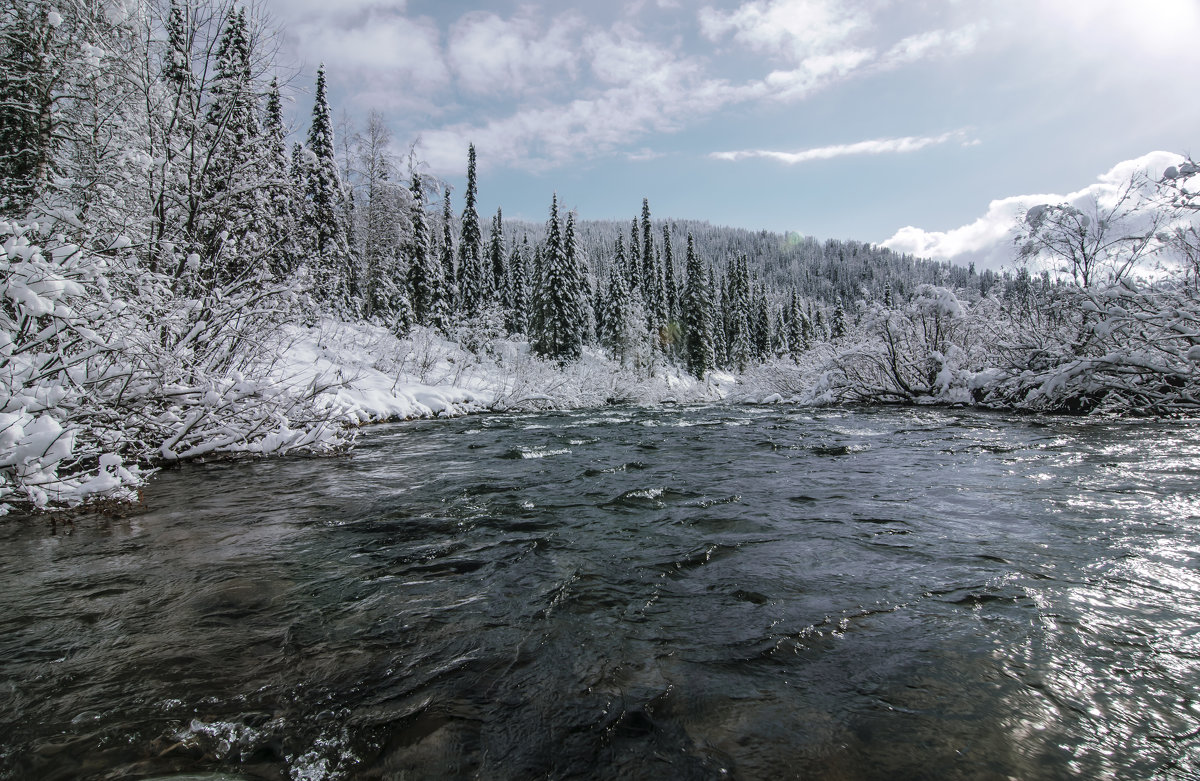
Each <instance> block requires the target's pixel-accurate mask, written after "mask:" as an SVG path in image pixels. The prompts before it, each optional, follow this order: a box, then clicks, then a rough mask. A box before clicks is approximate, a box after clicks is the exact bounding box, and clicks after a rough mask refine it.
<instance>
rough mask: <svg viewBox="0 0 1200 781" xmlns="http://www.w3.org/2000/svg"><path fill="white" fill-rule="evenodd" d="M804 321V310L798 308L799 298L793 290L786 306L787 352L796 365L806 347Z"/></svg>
mask: <svg viewBox="0 0 1200 781" xmlns="http://www.w3.org/2000/svg"><path fill="white" fill-rule="evenodd" d="M805 320H806V318H805V317H804V310H803V309H802V308H801V307H800V297H799V296H798V295H797V294H796V291H795V289H793V290H792V298H791V301H790V302H789V304H788V317H787V350H788V355H789V356H791V359H792V360H793V361H795V362H797V363H799V361H800V356H801V355H802V354H803V353H804V351H805V349H807V347H808V344H807V339H806V336H805V330H806V328H805V326H806V323H805Z"/></svg>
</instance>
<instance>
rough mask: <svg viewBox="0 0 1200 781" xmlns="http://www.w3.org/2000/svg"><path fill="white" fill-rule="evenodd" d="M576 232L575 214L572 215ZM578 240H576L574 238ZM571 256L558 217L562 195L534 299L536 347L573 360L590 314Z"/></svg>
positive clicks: (554, 212) (550, 355) (554, 204)
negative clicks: (587, 313)
mask: <svg viewBox="0 0 1200 781" xmlns="http://www.w3.org/2000/svg"><path fill="white" fill-rule="evenodd" d="M568 225H569V226H570V229H571V234H572V236H571V237H572V238H573V234H574V216H573V215H571V216H569V217H568ZM571 243H572V244H573V243H574V242H573V241H572V242H571ZM573 255H574V250H572V257H570V258H568V251H567V242H566V241H565V240H564V237H563V234H562V229H561V227H560V225H559V218H558V195H557V194H555V196H554V200H553V201H552V203H551V205H550V220H549V221H548V222H547V223H546V242H545V246H544V250H543V253H542V258H541V263H540V264H539V266H540V270H539V273H538V280H537V287H536V289H535V291H534V303H533V313H534V316H533V323H532V330H533V337H534V339H533V349H534V351H535V352H537V354H538V355H541V356H544V357H547V358H554V359H557V360H558V361H560V362H568V361H573V360H576V359H578V358H579V356H580V355H581V354H582V352H583V343H584V336H585V334H584V327H585V324H586V319H585V318H586V315H585V313H584V310H583V307H584V305H585V301H584V300H583V299H582V297H581V296H582V292H583V288H584V284H583V275H582V274H581V273H580V268H579V265H578V263H577V262H576V258H574V257H573Z"/></svg>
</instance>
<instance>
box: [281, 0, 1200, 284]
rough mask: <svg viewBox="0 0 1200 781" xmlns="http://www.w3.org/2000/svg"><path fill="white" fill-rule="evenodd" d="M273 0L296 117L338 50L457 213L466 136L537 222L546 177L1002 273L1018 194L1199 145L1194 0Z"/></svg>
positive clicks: (601, 209) (513, 205) (576, 191)
mask: <svg viewBox="0 0 1200 781" xmlns="http://www.w3.org/2000/svg"><path fill="white" fill-rule="evenodd" d="M260 5H261V7H262V8H264V9H265V10H266V12H267V13H268V14H269V15H270V17H271V18H272V20H273V22H274V23H275V24H276V25H278V26H279V27H280V28H281V29H282V37H281V39H280V45H281V52H280V55H281V56H280V61H281V62H282V63H284V64H285V66H287V67H290V68H293V69H294V70H295V77H294V79H293V80H292V83H293V85H295V86H296V87H297V88H298V89H300V90H301V92H300V94H298V96H297V99H296V103H295V111H296V124H297V128H298V130H301V131H302V130H303V129H304V128H305V127H306V126H307V120H308V112H310V111H311V86H310V85H311V82H312V80H313V79H314V78H315V75H314V74H315V71H316V68H317V65H318V64H319V63H324V64H325V67H326V70H327V77H328V80H329V87H330V90H329V94H330V101H331V103H332V105H333V109H334V114H335V118H337V117H340V116H342V115H343V114H344V115H345V117H346V118H347V119H348V120H349V122H350V123H351V124H353V125H355V126H357V127H361V126H362V125H363V123H364V121H365V117H366V116H367V113H368V112H369V111H371V110H375V111H378V112H379V113H380V114H381V115H382V116H383V118H384V120H385V121H386V123H387V125H388V127H389V128H390V129H391V131H392V133H393V134H394V137H395V144H396V148H397V151H398V153H402V154H406V153H407V149H408V148H409V145H410V144H411V143H412V142H414V141H415V142H416V144H417V146H416V149H417V156H418V157H419V158H420V159H421V160H423V161H424V163H425V164H426V165H427V166H428V170H429V171H431V172H432V173H434V174H437V175H438V176H441V177H443V178H445V179H446V180H447V181H448V182H450V183H451V184H452V185H453V186H454V188H455V196H454V197H455V200H454V206H455V210H456V211H461V208H462V200H461V196H462V191H463V187H464V183H465V171H466V158H467V145H468V144H469V143H474V144H475V146H476V149H477V153H478V161H479V162H478V171H479V176H478V181H479V205H480V212H481V213H482V214H484V215H489V214H491V213H494V211H495V209H496V208H497V207H498V206H500V207H503V209H504V214H505V216H506V217H509V218H519V219H528V220H536V221H542V220H544V219H545V218H546V215H547V211H548V208H549V203H550V199H551V195H552V194H553V193H555V192H557V194H558V197H559V200H560V203H561V204H563V205H564V206H566V207H567V208H574V209H576V210H577V211H578V212H579V216H580V217H581V218H583V219H608V218H620V219H626V220H628V219H631V218H632V217H634V216H636V215H638V214H640V210H641V202H642V198H648V199H649V200H650V206H651V210H652V212H653V214H654V216H655V217H675V218H690V219H701V220H708V221H710V222H712V223H714V224H719V225H731V226H738V227H744V228H749V229H754V230H758V229H765V230H771V231H778V232H784V231H794V232H798V233H801V234H804V235H811V236H816V237H818V238H822V239H824V238H840V239H846V238H851V239H859V240H862V241H869V242H873V243H886V244H887V245H888V246H892V247H893V248H895V249H898V250H901V251H907V252H916V253H919V254H922V255H925V256H933V257H941V258H949V259H952V260H955V261H957V262H964V261H965V260H966V259H967V258H968V257H969V258H970V259H973V260H974V259H983V262H984V263H985V265H989V266H992V267H997V266H999V265H1002V263H1003V260H1004V258H1003V257H1001V255H1002V253H997V252H995V251H992V249H986V248H983V244H984V243H986V242H985V239H986V240H988V241H994V239H995V236H997V235H1000V234H1001V233H1003V230H1004V229H1006V228H1007V227H1008V225H1009V224H1010V223H1011V221H1012V219H1013V215H1014V214H1015V213H1016V212H1017V211H1018V208H1019V207H1020V206H1021V205H1023V204H1024V203H1026V202H1027V201H1030V200H1054V199H1061V198H1066V197H1068V196H1069V195H1070V194H1076V195H1078V194H1079V193H1084V192H1089V188H1093V187H1101V188H1102V187H1105V186H1107V185H1105V182H1106V181H1109V180H1110V179H1111V178H1112V176H1113V175H1114V174H1113V172H1114V171H1117V172H1124V171H1127V170H1128V169H1129V167H1130V166H1131V165H1135V164H1136V163H1137V162H1138V161H1140V163H1141V164H1146V165H1160V164H1161V163H1162V162H1163V161H1164V160H1166V159H1167V157H1164V156H1163V155H1157V156H1155V155H1150V153H1153V152H1158V151H1161V152H1169V153H1190V152H1191V151H1192V147H1191V145H1192V144H1193V141H1194V138H1195V136H1196V131H1197V130H1198V129H1200V101H1196V100H1195V99H1194V97H1193V96H1191V92H1192V90H1194V87H1195V84H1194V80H1195V78H1196V76H1197V74H1200V46H1197V45H1196V41H1198V40H1200V0H1136V1H1135V0H903V1H901V0H745V1H739V0H725V1H723V2H722V1H717V0H707V1H706V0H699V1H697V2H689V1H688V0H609V2H594V1H593V2H574V1H572V0H560V1H559V2H539V1H537V0H532V1H529V2H511V1H508V0H501V1H497V2H490V3H482V2H465V1H464V2H460V1H456V0H407V1H406V0H262V2H261V4H260ZM1147 155H1150V156H1147ZM1130 161H1134V162H1130ZM1060 194H1061V195H1060ZM987 237H991V238H987ZM993 249H994V248H993ZM985 250H986V251H985Z"/></svg>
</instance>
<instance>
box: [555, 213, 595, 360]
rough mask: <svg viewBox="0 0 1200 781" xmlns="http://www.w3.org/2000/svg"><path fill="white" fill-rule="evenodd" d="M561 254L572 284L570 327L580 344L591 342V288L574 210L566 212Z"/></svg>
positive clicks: (593, 333)
mask: <svg viewBox="0 0 1200 781" xmlns="http://www.w3.org/2000/svg"><path fill="white" fill-rule="evenodd" d="M563 255H564V259H565V260H566V263H567V269H568V279H570V281H571V284H572V285H574V290H573V292H572V298H573V299H574V306H573V307H571V316H572V318H573V321H572V322H571V324H570V327H571V328H573V329H574V330H576V331H577V332H578V333H579V339H580V342H581V344H587V343H589V342H592V341H593V340H594V338H595V333H596V322H595V319H594V318H593V317H592V316H591V311H592V310H591V297H592V296H591V290H590V289H589V288H588V283H587V263H586V261H585V259H584V257H583V253H582V251H581V250H580V248H579V237H578V236H577V235H576V232H575V212H573V211H572V212H568V213H567V225H566V228H565V229H564V230H563Z"/></svg>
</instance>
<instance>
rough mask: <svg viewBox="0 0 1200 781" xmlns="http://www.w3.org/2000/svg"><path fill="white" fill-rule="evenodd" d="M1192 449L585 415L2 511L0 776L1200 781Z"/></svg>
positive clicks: (1046, 430) (412, 429)
mask: <svg viewBox="0 0 1200 781" xmlns="http://www.w3.org/2000/svg"><path fill="white" fill-rule="evenodd" d="M1198 478H1200V425H1198V424H1195V423H1180V422H1153V421H1133V422H1103V421H1100V422H1098V421H1086V420H1078V419H1047V418H1032V417H1017V416H1008V415H1001V414H986V413H978V412H971V411H956V410H927V409H916V410H913V409H884V410H874V411H872V410H864V411H837V410H825V411H813V410H797V409H793V408H789V407H784V406H772V407H728V406H711V407H693V408H679V409H673V408H665V409H641V408H613V409H606V410H599V411H588V412H579V413H557V414H528V415H504V416H491V417H476V418H466V419H459V420H451V421H425V422H416V423H404V424H397V425H390V426H380V427H374V428H372V429H369V430H366V431H364V432H363V434H362V435H361V436H360V439H359V444H358V447H357V448H356V450H355V451H354V452H353V454H351V455H349V456H345V457H338V458H323V459H306V458H285V459H275V460H262V461H253V462H241V463H229V462H225V463H211V464H193V465H188V466H185V467H183V468H180V469H176V470H172V471H168V472H164V473H162V474H161V475H160V476H159V477H158V478H156V479H155V480H154V482H153V483H152V485H150V486H149V487H148V488H147V490H146V492H145V498H144V502H143V504H142V506H140V507H138V508H136V509H134V510H131V511H129V512H127V513H124V514H122V515H120V516H117V517H113V516H105V515H94V516H83V517H79V518H77V519H76V520H75V521H74V523H73V524H70V525H67V524H64V523H61V522H60V523H57V524H55V525H54V526H51V524H50V523H49V521H48V520H47V519H46V518H9V519H4V520H3V521H0V608H2V610H0V778H5V779H124V778H130V779H136V778H152V777H161V776H170V777H173V778H180V779H182V778H200V777H203V778H239V779H287V778H291V779H323V778H347V779H356V778H363V779H403V778H414V779H415V778H488V779H523V778H605V779H610V778H611V779H617V778H620V779H642V778H645V779H656V778H669V779H673V780H681V779H692V778H696V779H703V778H723V777H732V778H745V779H766V778H805V779H891V780H894V779H908V778H913V779H918V778H929V779H993V778H994V779H1003V778H1021V779H1041V778H1050V779H1053V778H1137V779H1195V778H1198V777H1200V568H1198V564H1197V561H1198V558H1197V557H1198V556H1200V491H1198V490H1197V488H1198V486H1200V482H1198Z"/></svg>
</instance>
